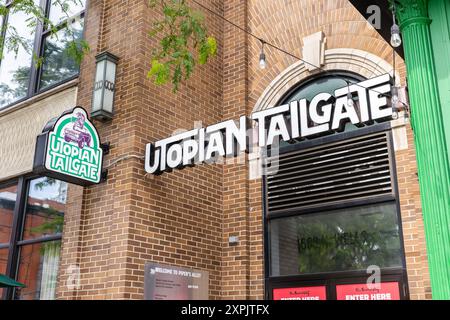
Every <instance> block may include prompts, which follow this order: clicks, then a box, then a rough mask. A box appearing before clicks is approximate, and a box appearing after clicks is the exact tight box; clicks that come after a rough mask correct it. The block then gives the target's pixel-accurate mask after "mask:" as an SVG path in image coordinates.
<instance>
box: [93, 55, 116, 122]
mask: <svg viewBox="0 0 450 320" xmlns="http://www.w3.org/2000/svg"><path fill="white" fill-rule="evenodd" d="M95 60H96V61H95V63H96V70H95V80H94V93H93V95H92V111H91V117H92V118H95V119H97V120H101V121H106V120H110V119H112V118H113V116H114V91H115V87H116V68H117V62H118V61H119V58H117V57H116V56H115V55H113V54H111V53H109V52H106V51H105V52H102V53H100V54H98V55H97V56H96V57H95Z"/></svg>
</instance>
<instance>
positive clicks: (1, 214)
mask: <svg viewBox="0 0 450 320" xmlns="http://www.w3.org/2000/svg"><path fill="white" fill-rule="evenodd" d="M16 197H17V186H16V185H14V186H10V187H7V188H0V243H8V242H9V240H10V239H9V238H10V236H11V228H12V219H13V212H14V206H15V204H16Z"/></svg>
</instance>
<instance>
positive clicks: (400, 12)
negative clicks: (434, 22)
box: [395, 0, 431, 30]
mask: <svg viewBox="0 0 450 320" xmlns="http://www.w3.org/2000/svg"><path fill="white" fill-rule="evenodd" d="M428 1H429V0H397V1H395V3H396V11H397V18H398V20H399V24H400V28H401V29H402V30H403V29H404V28H406V27H408V26H409V25H412V24H430V23H431V19H430V18H429V17H428Z"/></svg>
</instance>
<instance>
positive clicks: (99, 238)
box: [0, 0, 431, 299]
mask: <svg viewBox="0 0 450 320" xmlns="http://www.w3.org/2000/svg"><path fill="white" fill-rule="evenodd" d="M201 3H202V4H204V5H205V6H207V7H208V8H211V9H212V10H213V11H215V12H217V13H218V14H219V15H222V16H224V17H225V18H226V19H228V20H230V21H233V22H234V23H235V24H237V25H239V26H241V27H243V28H246V29H247V30H249V31H250V32H252V33H253V34H256V35H258V36H260V37H261V38H263V39H264V40H266V41H268V42H270V43H274V44H276V45H277V46H280V47H282V48H283V49H285V50H286V51H288V52H290V53H292V54H294V55H297V56H300V57H304V55H305V53H306V52H308V50H309V48H308V46H307V45H305V38H307V37H308V36H311V35H314V34H317V33H318V32H322V35H323V39H322V42H321V43H323V44H324V50H323V51H321V52H320V53H318V54H316V53H312V54H313V55H320V57H319V61H320V60H321V59H322V60H323V63H322V65H321V68H322V69H323V70H328V71H330V72H333V71H335V70H339V71H346V72H351V73H353V74H357V75H359V76H361V77H364V78H371V77H374V76H377V75H381V74H384V73H391V74H392V70H393V55H392V48H391V46H390V45H389V43H387V42H386V41H385V40H384V39H383V38H382V37H381V36H380V35H379V34H378V32H377V30H375V29H374V28H373V27H372V26H371V25H369V24H368V23H367V21H366V20H365V19H364V18H363V17H362V16H361V15H360V13H359V12H358V11H357V10H356V9H355V8H354V7H353V6H352V5H351V4H350V3H349V2H348V1H344V0H342V1H341V0H339V1H336V0H333V1H330V0H302V1H272V0H249V1H244V0H227V1H220V0H203V1H202V2H201ZM193 6H194V7H197V6H196V5H195V4H193ZM200 10H201V8H200ZM159 14H160V13H159V12H158V11H157V10H154V9H151V8H149V7H148V6H147V4H146V1H116V0H108V1H100V0H98V1H96V0H91V1H88V3H87V7H86V14H85V26H84V33H85V39H86V40H87V41H88V42H89V44H90V47H91V52H90V53H89V54H88V55H87V56H86V58H85V59H84V60H83V62H82V64H81V67H80V73H79V76H78V78H77V79H76V80H74V81H72V82H71V83H70V85H68V84H67V83H66V84H65V85H63V87H60V88H59V89H58V88H56V90H57V91H58V92H64V90H66V91H67V90H72V91H74V88H75V87H76V90H75V95H74V97H73V98H74V100H75V101H76V105H80V106H83V107H85V108H86V109H87V110H89V109H90V108H91V99H92V88H93V82H94V72H95V56H96V55H97V54H98V53H100V52H102V51H108V52H111V53H113V54H114V55H116V56H117V57H119V59H120V60H119V62H118V69H117V76H116V92H115V112H114V118H113V120H112V121H109V122H99V121H95V124H96V127H97V129H98V131H99V134H100V137H101V139H102V142H110V146H111V149H110V153H109V154H108V155H106V156H105V161H104V167H105V168H108V177H107V181H106V182H103V183H100V184H98V185H94V186H89V187H85V188H83V187H80V186H75V185H69V190H68V194H67V202H66V206H65V218H64V229H63V234H62V249H61V254H60V265H59V275H58V280H57V288H56V298H58V299H143V297H144V265H145V263H146V262H156V263H162V264H167V265H174V266H179V267H188V268H193V269H200V270H204V271H208V272H209V297H210V299H263V298H265V297H267V296H266V294H267V293H266V292H265V287H266V284H265V279H266V277H267V274H266V273H265V249H264V248H265V246H267V245H268V244H267V243H265V242H264V234H265V228H264V223H265V222H264V218H263V217H264V216H265V215H264V206H263V202H264V201H266V199H265V198H266V197H265V195H264V190H263V183H262V179H261V178H255V179H253V178H252V179H250V178H249V177H250V176H252V170H253V167H252V166H253V164H252V161H251V160H252V159H249V157H250V155H245V156H244V157H245V158H246V161H240V162H239V161H237V160H236V159H231V160H227V161H226V162H225V163H219V164H207V165H198V166H195V167H189V168H185V169H183V170H174V171H172V172H170V173H165V174H162V175H159V176H153V175H150V174H146V172H145V170H144V164H143V160H142V159H141V158H142V156H143V155H144V153H145V145H146V144H147V143H149V142H152V141H157V140H159V139H163V138H165V137H168V136H170V135H172V134H173V133H174V132H175V131H176V130H179V129H186V130H189V129H191V128H193V127H194V126H195V125H196V123H197V125H198V122H201V126H207V125H211V124H214V123H218V122H221V121H224V120H229V119H238V118H239V117H240V116H242V115H250V114H251V113H252V112H255V111H258V110H263V109H267V108H270V107H273V106H275V105H276V103H277V102H279V100H280V98H282V97H283V96H285V95H286V94H287V93H288V92H289V91H290V90H291V89H292V88H294V87H295V86H296V85H298V84H299V83H302V81H305V80H307V79H310V78H311V77H312V76H317V75H320V73H321V72H323V71H322V70H320V69H317V68H310V67H308V66H307V65H305V64H304V63H303V62H301V61H298V60H296V59H295V58H293V57H290V56H288V55H286V54H284V53H282V52H279V51H277V50H275V49H273V48H271V47H268V48H267V49H266V55H267V62H268V66H267V68H266V69H264V70H261V69H260V68H259V67H258V56H259V53H260V43H259V41H257V40H255V39H254V38H252V37H250V36H249V35H248V34H246V33H244V32H241V31H239V30H238V29H236V28H235V27H234V26H233V25H231V24H229V23H227V22H226V21H224V20H221V19H218V18H217V16H214V15H212V14H211V13H208V12H205V17H206V24H207V26H208V30H209V32H210V33H211V34H212V35H214V36H215V37H216V39H217V41H218V54H217V56H216V57H215V58H213V59H212V60H211V61H210V62H208V63H207V64H206V65H204V66H199V67H197V68H196V69H195V72H194V74H193V75H192V77H191V79H189V80H188V81H186V82H184V83H183V84H182V85H181V87H180V90H179V91H178V92H177V93H173V92H172V91H171V88H170V86H156V85H154V84H153V83H152V82H151V80H149V79H147V78H146V73H147V70H148V68H149V63H150V56H151V55H150V53H151V49H152V48H153V47H155V46H156V45H157V39H153V38H150V37H149V36H148V31H149V30H150V29H151V25H152V21H154V19H155V16H158V15H159ZM325 39H326V40H325ZM319 51H320V50H319ZM396 60H397V66H396V71H397V75H398V76H397V81H399V84H400V85H405V77H406V69H405V66H404V63H403V60H402V59H401V57H400V56H397V57H396ZM72 91H71V92H72ZM50 98H51V96H50ZM35 99H36V98H35ZM37 99H39V96H38V98H37ZM40 101H42V99H41V100H40ZM36 103H39V101H37V102H36ZM47 105H48V108H51V105H52V104H51V103H48V104H47ZM32 106H33V104H31V105H30V104H29V105H28V106H27V105H25V106H23V108H22V109H21V110H26V109H25V108H28V109H30V108H31V107H32ZM66 109H68V108H66ZM7 111H8V110H7ZM19 111H20V110H19ZM19 111H14V110H9V111H8V112H2V111H1V110H0V129H1V126H2V122H3V125H6V129H4V130H5V131H6V130H10V129H11V127H8V123H11V121H12V120H8V118H7V117H8V116H9V117H12V116H14V113H15V112H19ZM49 112H50V111H49ZM50 113H52V115H53V116H54V115H57V114H59V113H60V110H57V108H52V109H51V112H50ZM48 119H49V118H45V119H40V120H39V121H41V125H42V126H43V124H45V122H46V121H47V120H48ZM8 121H9V122H8ZM39 130H40V128H39ZM390 131H391V132H392V136H393V143H394V146H393V148H394V150H395V163H396V182H397V184H398V193H399V208H400V215H401V226H402V231H403V232H402V233H403V245H404V246H403V248H404V256H405V261H406V273H407V287H408V291H409V298H410V299H429V298H431V289H430V283H429V275H428V262H427V253H426V246H425V236H424V229H423V219H422V211H421V203H420V194H419V184H418V178H417V174H416V172H417V166H416V159H415V150H414V142H413V132H412V130H411V127H410V125H409V124H408V123H406V122H404V121H403V119H399V120H397V121H392V123H391V129H390ZM36 133H37V132H36ZM119 158H122V159H123V160H121V161H118V162H117V161H116V160H117V159H119ZM241 159H242V158H241ZM2 162H3V160H2ZM3 166H4V164H3V163H2V164H1V165H0V168H2V167H3ZM29 171H30V170H29V168H27V167H25V168H24V169H23V170H18V171H17V172H18V173H17V174H13V175H10V173H9V172H8V173H3V172H2V175H1V176H2V177H1V178H0V179H1V180H0V181H3V180H4V181H8V180H10V179H14V178H15V177H17V176H18V175H19V174H22V173H25V174H26V173H27V172H29ZM230 236H238V238H239V241H238V243H237V244H234V245H231V244H230V243H229V237H230ZM286 250H287V249H286ZM266 263H268V262H266ZM71 266H77V267H78V268H79V276H80V278H79V283H78V285H77V286H68V285H67V283H68V281H69V280H70V277H71Z"/></svg>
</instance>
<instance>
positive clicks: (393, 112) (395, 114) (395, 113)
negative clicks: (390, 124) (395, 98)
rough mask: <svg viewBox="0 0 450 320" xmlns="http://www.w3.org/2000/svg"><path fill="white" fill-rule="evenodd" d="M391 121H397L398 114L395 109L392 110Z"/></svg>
mask: <svg viewBox="0 0 450 320" xmlns="http://www.w3.org/2000/svg"><path fill="white" fill-rule="evenodd" d="M392 119H393V120H397V119H398V112H397V110H395V109H394V111H392Z"/></svg>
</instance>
